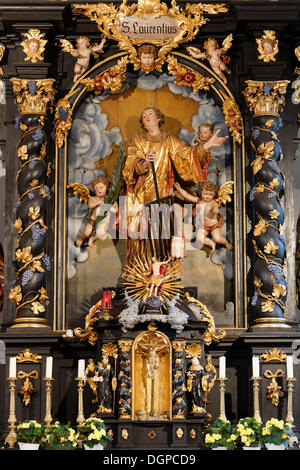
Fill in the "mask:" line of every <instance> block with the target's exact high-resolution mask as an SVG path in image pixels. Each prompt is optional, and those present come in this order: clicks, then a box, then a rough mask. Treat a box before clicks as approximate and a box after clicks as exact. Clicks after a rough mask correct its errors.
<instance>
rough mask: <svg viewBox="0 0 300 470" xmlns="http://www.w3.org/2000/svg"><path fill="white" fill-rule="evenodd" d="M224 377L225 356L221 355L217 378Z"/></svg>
mask: <svg viewBox="0 0 300 470" xmlns="http://www.w3.org/2000/svg"><path fill="white" fill-rule="evenodd" d="M225 377H226V357H225V356H221V357H220V358H219V378H220V379H224V378H225Z"/></svg>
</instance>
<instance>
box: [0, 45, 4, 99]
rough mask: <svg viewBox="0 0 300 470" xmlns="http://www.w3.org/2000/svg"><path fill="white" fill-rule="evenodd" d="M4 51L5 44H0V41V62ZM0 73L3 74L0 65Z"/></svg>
mask: <svg viewBox="0 0 300 470" xmlns="http://www.w3.org/2000/svg"><path fill="white" fill-rule="evenodd" d="M4 53H5V46H4V44H2V43H1V42H0V62H1V61H2V59H3V56H4ZM0 75H3V70H2V67H0ZM2 101H3V100H2V99H0V103H1V102H2Z"/></svg>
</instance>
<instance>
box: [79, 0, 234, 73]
mask: <svg viewBox="0 0 300 470" xmlns="http://www.w3.org/2000/svg"><path fill="white" fill-rule="evenodd" d="M73 11H74V12H77V13H82V14H84V15H86V16H87V17H88V18H90V20H91V21H95V22H96V23H97V26H98V30H99V31H100V33H101V34H103V36H104V37H106V38H108V39H112V40H113V41H116V42H118V46H119V48H120V50H122V51H125V52H126V53H128V55H129V60H130V62H131V63H132V64H133V65H134V68H135V70H138V68H141V69H142V70H144V71H145V72H146V73H148V70H147V68H148V67H149V63H146V61H145V62H144V63H143V59H141V56H140V54H139V53H138V50H137V48H136V47H139V46H141V45H143V44H145V43H147V44H152V45H154V46H156V47H157V54H156V53H155V57H152V58H151V65H150V68H151V67H153V68H152V70H153V69H155V70H157V71H161V66H162V64H163V63H164V61H165V58H166V56H167V54H168V53H169V52H171V51H172V50H173V49H175V48H177V47H178V45H179V44H180V43H182V42H187V41H192V40H193V39H194V37H195V36H196V34H198V32H199V29H200V28H201V26H203V25H204V24H206V23H207V22H208V21H209V18H207V17H205V15H206V14H207V15H216V14H219V13H225V12H227V11H228V9H227V7H226V6H225V4H224V3H222V4H218V3H216V4H202V3H197V4H189V3H187V4H185V6H184V8H181V7H179V6H178V5H177V4H176V2H175V0H172V2H171V8H168V6H167V5H166V4H165V3H161V2H160V0H139V1H138V2H137V3H133V4H131V5H127V0H123V2H122V4H121V5H120V6H119V7H117V6H115V5H113V4H109V5H108V4H106V3H98V4H85V5H84V4H78V5H76V6H75V7H74V9H73ZM152 52H153V51H151V53H150V54H152ZM149 59H150V58H149ZM147 62H148V61H147Z"/></svg>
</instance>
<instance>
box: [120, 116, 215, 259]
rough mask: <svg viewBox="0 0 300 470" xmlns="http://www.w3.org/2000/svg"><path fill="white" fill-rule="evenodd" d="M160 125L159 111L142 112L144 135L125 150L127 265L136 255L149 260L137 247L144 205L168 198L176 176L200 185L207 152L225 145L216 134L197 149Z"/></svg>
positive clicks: (144, 246) (135, 139) (196, 146)
mask: <svg viewBox="0 0 300 470" xmlns="http://www.w3.org/2000/svg"><path fill="white" fill-rule="evenodd" d="M163 123H164V115H163V113H162V112H161V111H160V110H159V109H155V108H152V107H149V108H146V109H144V111H143V112H142V115H141V117H140V124H141V127H142V131H143V132H142V133H141V134H138V135H136V136H134V138H133V140H132V142H131V144H130V145H129V147H128V152H127V159H126V161H125V165H124V171H123V176H124V179H125V182H126V185H127V214H128V224H127V229H128V238H129V239H128V240H127V262H129V261H130V260H134V256H136V255H137V254H139V255H141V256H144V257H145V258H146V259H148V260H149V259H150V260H151V258H152V256H151V254H150V253H147V244H146V243H144V244H143V245H142V244H139V245H138V246H139V248H137V244H136V240H138V238H139V233H140V231H141V225H142V219H143V214H144V212H143V207H144V205H145V204H147V203H150V202H153V201H156V200H157V193H159V198H160V199H161V198H164V197H167V196H169V195H170V194H171V192H172V189H173V182H174V173H175V172H176V174H177V175H178V176H179V177H180V178H181V179H182V180H184V181H187V182H191V183H197V182H199V181H202V180H203V168H204V167H205V164H206V162H207V159H209V158H210V152H209V150H210V148H211V147H216V146H219V145H221V143H223V141H224V137H221V136H219V135H218V131H217V132H216V133H214V134H213V135H212V136H211V138H210V139H209V140H208V141H207V142H205V143H203V141H199V142H198V143H197V145H195V146H192V147H190V146H188V145H187V144H186V143H185V142H183V141H181V140H180V139H178V138H177V137H175V136H172V135H171V134H169V133H167V132H164V131H162V130H161V126H162V125H163ZM154 173H155V174H154ZM154 176H155V178H154ZM142 246H143V248H142ZM143 251H144V252H143ZM148 251H149V248H148Z"/></svg>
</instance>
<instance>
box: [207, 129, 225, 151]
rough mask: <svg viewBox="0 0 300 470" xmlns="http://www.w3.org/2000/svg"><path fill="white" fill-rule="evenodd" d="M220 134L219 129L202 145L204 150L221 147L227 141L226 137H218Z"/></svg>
mask: <svg viewBox="0 0 300 470" xmlns="http://www.w3.org/2000/svg"><path fill="white" fill-rule="evenodd" d="M220 132H221V129H218V130H217V131H216V132H215V133H214V134H213V135H212V136H211V138H210V139H209V140H208V141H207V142H206V144H204V147H205V148H207V149H208V148H210V147H220V146H221V145H223V143H224V142H225V140H227V139H228V135H226V136H225V137H219V133H220Z"/></svg>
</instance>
